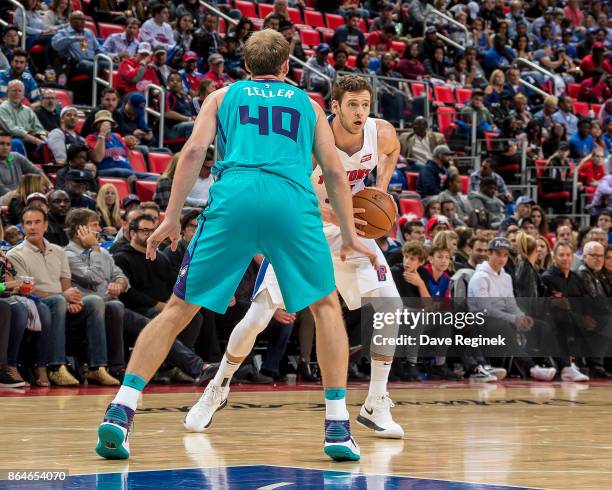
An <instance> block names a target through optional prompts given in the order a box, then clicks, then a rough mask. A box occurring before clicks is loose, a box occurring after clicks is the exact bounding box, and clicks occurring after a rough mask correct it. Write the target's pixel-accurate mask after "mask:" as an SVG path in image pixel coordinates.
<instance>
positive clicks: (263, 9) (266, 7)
mask: <svg viewBox="0 0 612 490" xmlns="http://www.w3.org/2000/svg"><path fill="white" fill-rule="evenodd" d="M258 8H259V18H260V19H265V18H266V17H267V16H268V14H271V13H272V12H274V5H272V4H271V3H260V4H259V5H258Z"/></svg>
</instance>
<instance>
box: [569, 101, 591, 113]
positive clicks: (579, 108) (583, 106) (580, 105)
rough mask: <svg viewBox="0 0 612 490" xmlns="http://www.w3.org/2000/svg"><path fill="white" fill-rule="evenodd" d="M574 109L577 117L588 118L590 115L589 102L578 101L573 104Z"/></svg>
mask: <svg viewBox="0 0 612 490" xmlns="http://www.w3.org/2000/svg"><path fill="white" fill-rule="evenodd" d="M572 108H573V109H574V114H576V115H577V116H588V115H589V103H588V102H578V101H577V100H575V101H573V102H572Z"/></svg>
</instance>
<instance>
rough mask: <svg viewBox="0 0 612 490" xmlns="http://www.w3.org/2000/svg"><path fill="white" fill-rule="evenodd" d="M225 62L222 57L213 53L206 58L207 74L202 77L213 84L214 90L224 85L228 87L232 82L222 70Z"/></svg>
mask: <svg viewBox="0 0 612 490" xmlns="http://www.w3.org/2000/svg"><path fill="white" fill-rule="evenodd" d="M224 64H225V60H224V58H223V56H222V55H220V54H218V53H215V54H211V55H210V56H209V57H208V70H209V71H208V73H206V75H204V78H208V79H210V80H212V81H213V82H215V88H217V89H220V88H223V87H224V86H226V85H229V84H230V83H232V82H233V81H234V80H232V78H231V77H230V76H229V75H228V74H227V73H225V72H224V71H223V70H224Z"/></svg>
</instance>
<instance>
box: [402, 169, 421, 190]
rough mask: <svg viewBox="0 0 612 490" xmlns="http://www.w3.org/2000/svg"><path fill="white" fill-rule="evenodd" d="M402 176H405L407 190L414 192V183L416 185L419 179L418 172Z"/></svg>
mask: <svg viewBox="0 0 612 490" xmlns="http://www.w3.org/2000/svg"><path fill="white" fill-rule="evenodd" d="M404 175H405V176H406V182H407V183H408V190H409V191H416V183H417V179H418V178H419V173H418V172H404Z"/></svg>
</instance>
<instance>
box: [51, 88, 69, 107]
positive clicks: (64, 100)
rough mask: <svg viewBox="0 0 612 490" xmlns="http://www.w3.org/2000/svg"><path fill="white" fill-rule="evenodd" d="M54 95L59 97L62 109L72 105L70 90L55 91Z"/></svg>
mask: <svg viewBox="0 0 612 490" xmlns="http://www.w3.org/2000/svg"><path fill="white" fill-rule="evenodd" d="M53 93H54V94H55V96H56V97H57V101H58V102H59V103H60V104H61V105H62V107H66V106H68V105H72V93H71V92H69V91H68V90H61V89H53Z"/></svg>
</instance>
